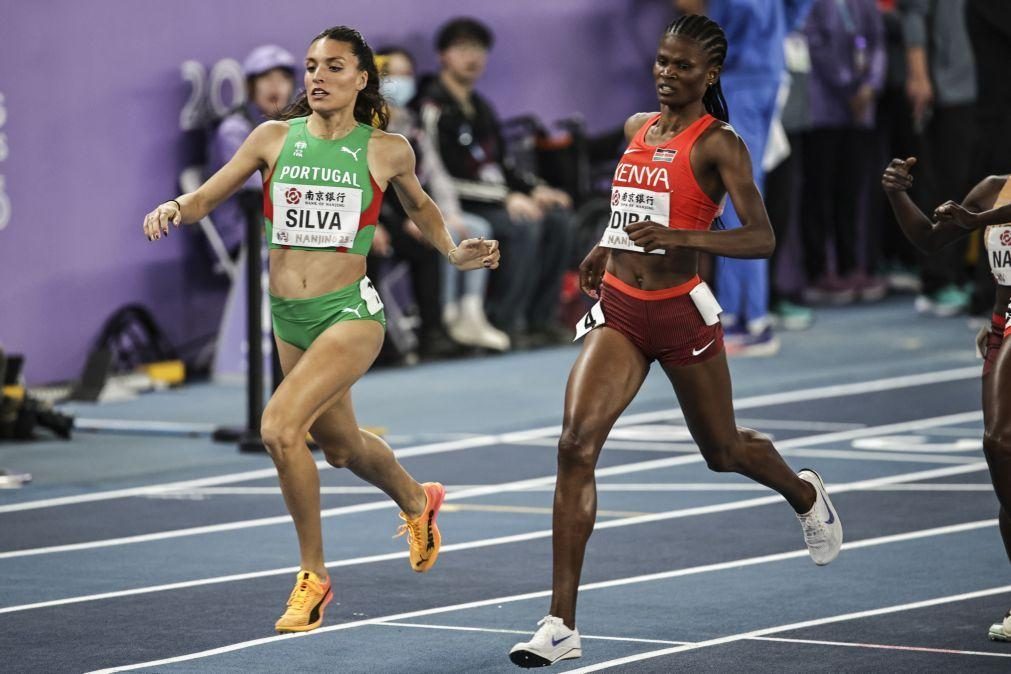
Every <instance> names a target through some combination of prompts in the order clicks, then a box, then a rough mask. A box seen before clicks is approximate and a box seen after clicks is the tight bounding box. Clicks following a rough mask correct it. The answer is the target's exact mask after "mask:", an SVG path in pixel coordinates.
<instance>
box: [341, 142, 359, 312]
mask: <svg viewBox="0 0 1011 674" xmlns="http://www.w3.org/2000/svg"><path fill="white" fill-rule="evenodd" d="M359 149H361V148H359ZM361 310H362V305H360V304H359V305H358V306H357V307H354V308H351V307H344V308H343V309H341V311H342V312H344V311H346V312H348V313H349V314H354V315H355V318H361V317H362V314H361Z"/></svg>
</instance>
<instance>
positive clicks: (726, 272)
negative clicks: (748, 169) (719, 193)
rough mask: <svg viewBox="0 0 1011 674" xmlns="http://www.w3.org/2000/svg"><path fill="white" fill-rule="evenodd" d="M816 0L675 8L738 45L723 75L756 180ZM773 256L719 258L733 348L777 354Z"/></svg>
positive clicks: (749, 0)
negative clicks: (798, 35) (799, 34)
mask: <svg viewBox="0 0 1011 674" xmlns="http://www.w3.org/2000/svg"><path fill="white" fill-rule="evenodd" d="M810 4H811V0H675V2H674V7H675V9H677V10H679V11H681V12H685V13H690V14H706V15H708V16H709V18H711V19H713V20H714V21H715V22H716V23H718V24H720V26H722V27H723V30H724V32H725V33H726V35H727V41H728V42H729V43H730V44H731V45H733V47H732V48H731V49H730V50H729V51H728V52H727V58H726V61H725V62H724V64H723V71H722V72H721V73H720V80H721V81H722V82H723V93H724V96H725V97H726V99H727V108H728V110H729V111H730V123H731V125H733V127H734V130H735V131H737V133H738V134H739V135H740V136H741V138H743V139H744V142H745V143H747V145H748V150H749V151H750V153H751V163H752V170H753V172H754V177H755V184H756V185H758V188H759V189H764V186H765V171H764V170H763V168H762V158H763V157H764V155H765V148H766V143H767V142H768V137H769V129H770V128H771V127H772V120H773V115H774V114H775V112H776V95H777V93H778V92H779V87H780V83H781V82H782V80H783V76H784V73H785V66H784V57H783V40H784V38H785V37H786V34H787V33H788V32H789V31H790V30H792V29H793V28H795V27H796V26H798V25H799V23H800V22H801V20H803V17H804V14H805V13H806V11H807V8H808V6H809V5H810ZM723 223H724V225H725V226H726V227H727V228H728V229H734V228H737V227H740V226H741V220H740V217H738V215H737V213H736V211H735V210H734V207H733V204H728V205H727V208H726V210H725V211H724V213H723ZM768 284H769V272H768V261H767V260H764V259H761V260H739V259H729V258H720V259H718V260H717V263H716V293H717V298H718V299H719V302H720V305H721V306H722V307H723V316H722V319H723V320H724V327H725V328H726V329H727V352H728V353H730V354H735V353H736V354H738V355H753V356H762V355H772V354H774V353H776V352H777V351H778V350H779V340H778V338H777V337H776V336H775V335H774V334H773V330H772V320H771V318H770V316H769V285H768Z"/></svg>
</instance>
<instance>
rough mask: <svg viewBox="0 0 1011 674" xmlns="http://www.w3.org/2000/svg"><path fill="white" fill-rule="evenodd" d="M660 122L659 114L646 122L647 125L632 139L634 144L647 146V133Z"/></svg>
mask: <svg viewBox="0 0 1011 674" xmlns="http://www.w3.org/2000/svg"><path fill="white" fill-rule="evenodd" d="M659 120H660V113H659V112H658V113H656V114H655V115H652V116H651V117H650V118H649V119H648V120H646V123H645V124H643V125H642V126H640V127H639V130H638V131H636V132H635V135H634V136H633V137H632V143H639V144H640V145H645V143H646V132H647V131H649V130H650V128H651V127H652V126H653V125H654V124H656V123H657V122H658V121H659Z"/></svg>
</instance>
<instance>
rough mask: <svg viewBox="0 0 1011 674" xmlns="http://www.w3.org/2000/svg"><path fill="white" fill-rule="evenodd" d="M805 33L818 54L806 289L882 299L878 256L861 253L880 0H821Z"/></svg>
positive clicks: (880, 41)
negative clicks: (876, 268) (832, 258)
mask: <svg viewBox="0 0 1011 674" xmlns="http://www.w3.org/2000/svg"><path fill="white" fill-rule="evenodd" d="M804 33H805V35H806V36H807V41H808V46H809V49H810V54H811V80H810V88H809V94H810V101H811V131H810V132H809V133H808V136H807V138H806V140H805V144H804V164H805V175H806V178H807V187H806V188H805V190H804V206H803V212H804V216H803V219H804V227H803V233H804V239H805V245H804V254H805V263H806V266H807V272H808V280H809V283H810V286H809V288H808V292H807V293H806V297H807V298H808V299H809V300H810V301H813V302H830V303H833V304H846V303H849V302H852V301H853V300H855V299H857V298H860V299H864V300H875V299H881V298H882V297H884V295H885V293H886V292H887V288H886V286H885V284H884V283H883V282H882V281H880V280H879V279H878V278H877V277H874V276H871V275H870V274H868V271H869V270H872V269H874V262H875V261H874V260H873V259H867V260H866V261H864V265H865V266H864V268H863V269H861V260H860V256H859V254H858V244H859V241H860V239H861V237H860V230H861V226H860V224H861V223H862V222H865V220H866V218H865V215H866V208H865V206H866V202H867V199H868V198H869V194H868V192H869V188H870V176H871V175H873V171H872V170H871V168H872V165H873V162H874V161H875V159H876V157H875V155H874V154H873V153H872V152H871V148H872V147H873V145H872V142H871V140H872V134H871V129H872V128H873V125H874V117H875V114H874V113H875V99H876V96H877V94H878V92H879V91H880V90H881V88H882V86H883V84H884V78H885V48H884V47H885V46H884V25H883V23H882V19H881V14H880V13H879V10H878V8H877V5H876V4H875V0H816V1H815V3H814V5H813V6H812V7H811V12H810V14H808V18H807V23H806V25H805V28H804ZM865 240H866V238H865ZM830 245H831V246H832V248H834V250H835V271H834V273H832V271H831V270H830V267H829V264H828V255H827V249H828V247H829V246H830ZM867 253H868V258H870V257H871V255H872V253H871V251H870V250H869V249H868V251H867ZM876 254H877V252H876V251H874V252H873V255H875V256H876Z"/></svg>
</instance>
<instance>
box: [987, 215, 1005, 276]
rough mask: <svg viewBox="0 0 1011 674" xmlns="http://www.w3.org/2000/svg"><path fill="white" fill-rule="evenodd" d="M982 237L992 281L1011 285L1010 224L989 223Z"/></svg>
mask: <svg viewBox="0 0 1011 674" xmlns="http://www.w3.org/2000/svg"><path fill="white" fill-rule="evenodd" d="M984 237H985V241H986V254H987V257H988V258H989V260H990V271H991V272H992V273H993V279H994V281H996V282H997V285H1001V286H1011V225H991V226H990V227H987V228H986V233H985V234H984Z"/></svg>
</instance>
